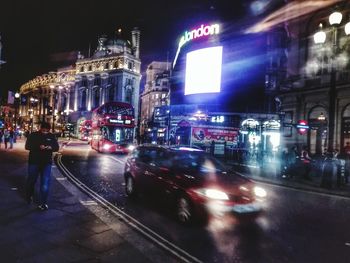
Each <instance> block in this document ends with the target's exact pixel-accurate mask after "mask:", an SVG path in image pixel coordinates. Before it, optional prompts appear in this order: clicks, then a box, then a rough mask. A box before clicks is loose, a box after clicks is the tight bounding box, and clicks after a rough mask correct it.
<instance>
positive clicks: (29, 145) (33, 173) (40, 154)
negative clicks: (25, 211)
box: [25, 122, 59, 210]
mask: <svg viewBox="0 0 350 263" xmlns="http://www.w3.org/2000/svg"><path fill="white" fill-rule="evenodd" d="M49 131H50V124H49V123H47V122H43V123H41V125H40V130H39V131H37V132H33V133H31V134H30V135H29V136H28V138H27V141H26V144H25V149H26V150H29V160H28V177H27V182H26V198H27V202H28V203H29V204H30V203H31V202H32V201H33V196H34V186H35V183H36V181H37V179H38V177H39V176H40V200H39V206H38V208H39V209H40V210H47V209H48V205H47V199H48V194H49V187H50V179H51V166H52V153H53V152H57V151H58V149H59V145H58V142H57V139H56V137H55V136H54V135H53V134H52V133H50V132H49Z"/></svg>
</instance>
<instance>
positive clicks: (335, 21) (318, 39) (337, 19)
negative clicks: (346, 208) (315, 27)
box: [314, 11, 350, 151]
mask: <svg viewBox="0 0 350 263" xmlns="http://www.w3.org/2000/svg"><path fill="white" fill-rule="evenodd" d="M342 18H343V15H342V14H341V13H340V12H338V11H335V12H333V13H332V14H331V15H330V16H329V24H330V25H331V26H332V34H333V56H332V57H331V78H330V87H329V96H328V97H329V103H328V106H329V116H328V150H329V151H333V146H334V145H333V144H334V129H335V119H336V117H335V113H336V104H335V101H336V73H337V72H336V65H335V61H336V59H335V56H336V55H337V53H338V26H339V25H340V23H341V21H342ZM319 27H320V30H319V31H318V32H317V33H315V35H314V42H315V44H323V43H325V42H326V33H325V32H324V31H323V30H322V24H320V25H319ZM345 33H346V35H348V34H350V22H348V23H347V24H346V26H345Z"/></svg>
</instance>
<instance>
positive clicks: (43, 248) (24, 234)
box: [0, 140, 174, 263]
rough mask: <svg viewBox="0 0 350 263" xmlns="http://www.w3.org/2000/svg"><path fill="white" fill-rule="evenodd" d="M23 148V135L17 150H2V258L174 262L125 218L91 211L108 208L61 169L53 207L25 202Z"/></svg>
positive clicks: (51, 200)
mask: <svg viewBox="0 0 350 263" xmlns="http://www.w3.org/2000/svg"><path fill="white" fill-rule="evenodd" d="M2 146H3V145H2ZM23 148H24V142H23V140H20V141H19V142H17V143H16V144H15V147H14V149H11V150H5V149H4V148H3V147H2V148H1V149H0V233H1V237H0V257H1V262H45V263H46V262H50V263H52V262H60V263H61V262H174V259H173V258H170V257H169V256H167V255H166V254H165V253H163V251H162V250H160V249H159V248H158V247H155V246H153V245H152V244H150V243H149V242H148V241H147V240H145V242H144V243H143V242H141V241H142V240H143V239H144V238H143V237H142V236H140V235H139V234H138V233H136V232H134V231H133V230H132V229H130V228H129V227H127V226H126V225H125V224H124V223H122V222H119V221H118V220H114V221H113V220H112V221H113V224H114V225H112V224H108V223H106V222H105V221H103V220H102V219H103V218H102V217H100V216H97V215H96V213H94V212H93V211H98V210H99V211H100V212H98V213H100V214H106V210H104V209H103V208H101V207H99V205H97V204H96V203H95V202H93V201H92V200H91V199H89V198H88V197H87V196H85V195H81V196H75V195H73V194H72V193H71V192H70V191H68V190H67V189H66V188H65V187H64V186H63V185H62V184H61V183H60V180H62V181H65V182H66V183H67V184H70V183H69V182H68V181H67V180H65V178H63V177H62V176H61V175H60V173H59V172H58V170H57V168H54V169H53V177H56V178H60V180H57V179H56V178H54V179H53V180H52V185H51V192H50V198H49V210H47V211H39V210H38V209H37V207H36V205H35V204H32V205H28V204H26V202H25V199H24V187H23V186H24V183H25V177H26V174H27V172H26V160H27V154H28V153H27V152H26V151H24V150H23ZM101 218H102V219H101ZM109 218H111V217H110V216H109ZM132 240H134V241H135V240H136V241H135V244H136V245H135V244H134V243H133V241H132Z"/></svg>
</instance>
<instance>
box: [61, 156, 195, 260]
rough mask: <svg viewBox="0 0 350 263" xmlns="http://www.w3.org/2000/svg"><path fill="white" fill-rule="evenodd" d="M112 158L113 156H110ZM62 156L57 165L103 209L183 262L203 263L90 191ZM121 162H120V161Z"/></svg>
mask: <svg viewBox="0 0 350 263" xmlns="http://www.w3.org/2000/svg"><path fill="white" fill-rule="evenodd" d="M110 157H111V156H110ZM111 158H112V159H115V160H118V159H116V158H114V157H111ZM61 159H62V155H58V157H57V164H58V165H59V166H60V168H61V169H62V171H63V172H64V173H65V175H66V176H67V177H68V178H69V179H71V181H72V182H73V183H74V184H75V185H76V186H77V187H79V188H80V189H81V190H82V191H83V192H85V193H87V194H88V195H89V196H90V197H91V198H93V199H95V200H96V202H98V203H100V204H101V205H102V206H103V207H105V208H106V209H108V210H109V211H110V212H111V213H113V214H114V215H116V216H117V217H119V218H120V219H121V220H122V221H124V222H125V223H126V224H128V225H129V226H131V227H132V228H134V229H135V230H137V231H138V232H140V233H141V234H143V235H144V236H146V237H147V238H149V239H150V240H152V241H153V242H154V243H155V244H157V245H159V246H160V247H161V248H163V249H164V250H166V251H168V252H169V253H171V254H172V255H174V256H176V257H177V258H178V259H180V260H182V261H183V262H188V263H190V262H197V263H202V261H201V260H199V259H198V258H196V257H194V256H192V255H190V254H189V253H187V252H186V251H185V250H183V249H181V248H180V247H178V246H176V245H175V244H173V243H172V242H170V241H169V240H167V239H165V238H164V237H162V236H161V235H159V234H157V233H156V232H154V231H153V230H151V229H150V228H148V227H147V226H145V225H143V224H142V223H141V222H139V221H138V220H136V219H135V218H133V217H132V216H130V215H129V214H127V213H126V212H124V211H123V210H122V209H120V208H118V207H117V206H115V205H113V204H112V203H111V202H109V201H108V200H106V199H105V198H103V197H102V196H100V195H99V194H97V193H96V192H94V191H93V190H92V189H90V188H89V187H88V186H87V185H85V184H83V183H82V182H81V181H79V179H77V178H76V177H75V176H74V175H73V174H72V173H71V172H70V171H69V170H68V169H67V168H66V167H65V166H64V164H63V163H62V160H61ZM118 161H119V162H121V161H120V160H118Z"/></svg>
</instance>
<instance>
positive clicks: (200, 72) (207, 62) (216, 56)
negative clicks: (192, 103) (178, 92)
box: [185, 46, 222, 95]
mask: <svg viewBox="0 0 350 263" xmlns="http://www.w3.org/2000/svg"><path fill="white" fill-rule="evenodd" d="M221 64H222V46H218V47H210V48H203V49H199V50H195V51H192V52H189V53H187V57H186V77H185V95H190V94H200V93H218V92H220V90H221Z"/></svg>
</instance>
